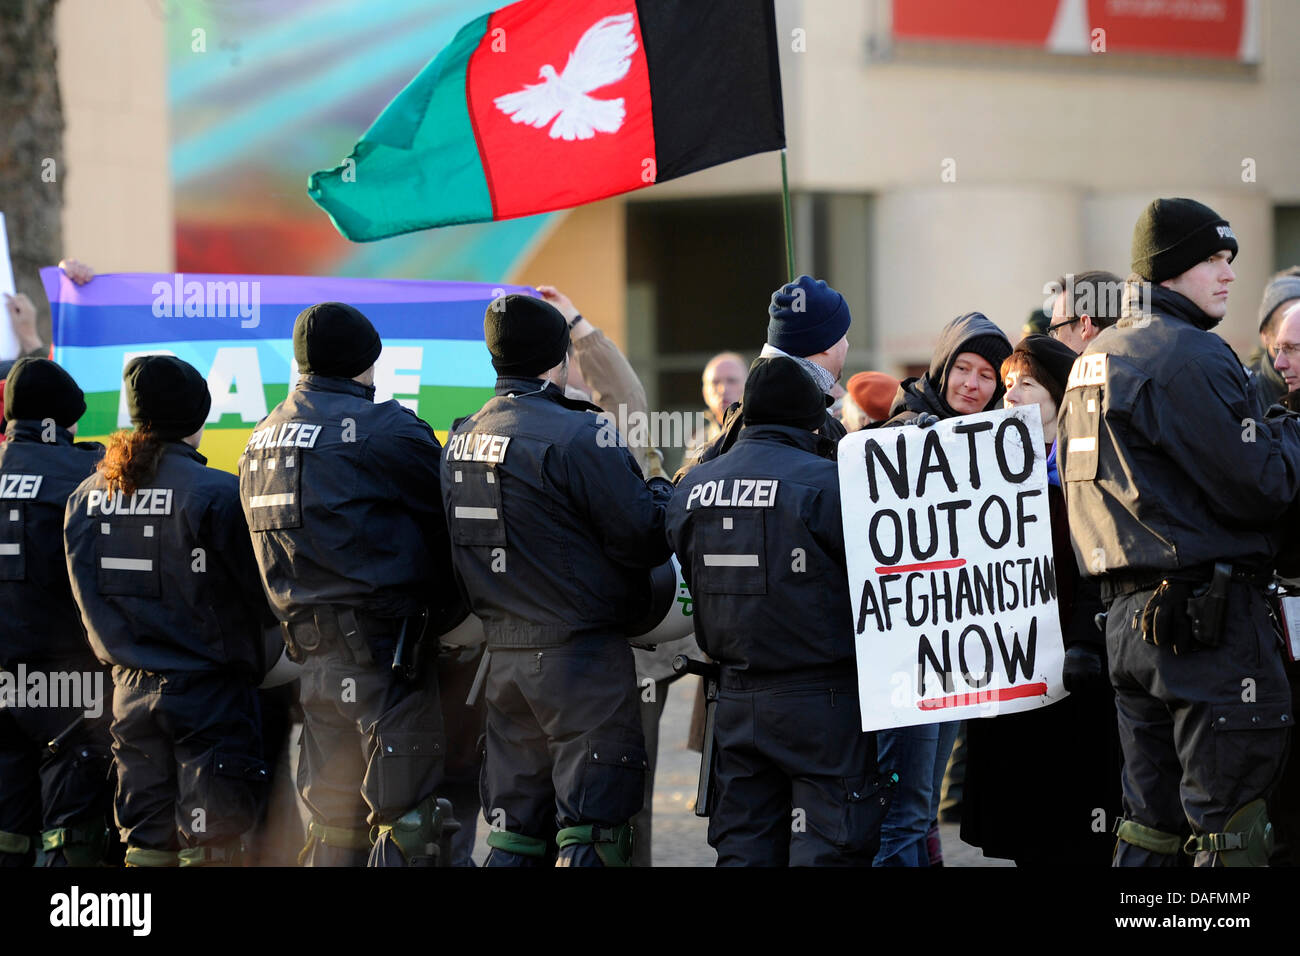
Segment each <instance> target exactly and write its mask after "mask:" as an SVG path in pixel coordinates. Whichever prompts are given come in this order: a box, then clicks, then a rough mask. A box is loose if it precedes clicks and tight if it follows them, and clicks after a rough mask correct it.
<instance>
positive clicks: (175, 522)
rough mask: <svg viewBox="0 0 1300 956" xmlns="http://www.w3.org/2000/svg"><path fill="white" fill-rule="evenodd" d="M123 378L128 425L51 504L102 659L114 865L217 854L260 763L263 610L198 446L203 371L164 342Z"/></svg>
mask: <svg viewBox="0 0 1300 956" xmlns="http://www.w3.org/2000/svg"><path fill="white" fill-rule="evenodd" d="M123 379H124V391H125V393H126V399H127V406H128V408H129V410H130V414H131V421H132V423H133V424H134V425H135V426H136V427H135V430H134V431H129V432H118V433H116V434H115V435H113V436H112V438H111V439H110V441H109V445H108V451H107V453H106V454H105V456H104V459H103V461H102V462H101V463H100V465H99V470H98V471H97V472H96V473H95V474H92V475H91V476H90V477H89V478H87V479H86V480H85V481H83V482H82V483H81V484H80V485H79V486H78V487H77V490H76V491H74V492H73V493H72V496H71V497H70V498H69V499H68V507H67V511H66V513H65V516H64V543H65V546H66V550H67V559H68V573H69V577H70V578H71V582H72V592H73V595H74V596H75V598H76V600H77V604H78V606H79V608H80V610H81V618H82V621H83V623H84V624H85V627H86V631H87V637H88V638H89V640H90V645H91V649H92V650H93V651H94V652H95V656H96V657H98V658H99V659H100V660H101V661H102V662H103V663H105V664H111V665H113V724H112V727H111V731H112V735H113V755H114V757H115V758H116V761H117V797H116V801H115V805H114V810H115V812H116V817H117V825H118V829H119V830H120V831H121V835H122V839H123V841H124V842H125V843H126V844H127V850H126V863H127V865H128V866H176V865H178V864H179V865H181V866H187V865H209V864H233V863H236V862H237V861H238V859H239V856H240V849H241V836H242V834H243V833H244V832H245V831H247V830H248V829H250V828H251V827H252V825H253V823H254V822H255V820H256V816H257V811H258V809H259V805H260V803H261V801H262V798H263V789H264V786H265V784H266V782H267V778H268V773H267V769H266V766H265V764H264V763H263V761H262V756H261V719H260V715H259V710H258V702H257V694H256V688H257V685H258V683H259V682H260V681H261V679H262V676H263V674H264V673H265V671H266V666H265V665H266V662H265V660H264V657H265V650H264V647H263V643H262V637H261V631H262V628H263V627H265V626H267V625H269V624H270V623H272V621H273V619H272V618H271V616H270V611H269V609H268V608H267V605H266V597H265V595H264V593H263V591H262V584H261V580H260V578H259V577H258V574H257V565H256V563H255V562H254V560H253V550H252V544H251V542H250V539H249V534H248V526H247V524H246V523H245V521H244V514H243V511H242V509H241V508H240V504H239V482H238V479H236V478H235V476H234V475H230V474H227V473H225V472H221V471H217V470H215V469H213V468H208V467H207V459H206V458H204V457H203V456H202V455H200V454H199V452H198V446H199V442H200V440H201V439H202V437H203V425H204V422H205V421H206V419H207V417H208V411H209V409H210V408H211V405H212V397H211V395H210V394H209V392H208V386H207V383H206V382H205V381H204V380H203V378H202V376H200V375H199V373H198V371H197V370H195V369H194V367H193V366H191V365H189V364H187V363H185V362H183V361H181V360H180V359H178V358H175V357H173V356H167V355H149V356H143V357H140V358H136V359H133V360H132V361H131V362H130V363H129V364H128V365H127V367H126V373H125V374H124V376H123Z"/></svg>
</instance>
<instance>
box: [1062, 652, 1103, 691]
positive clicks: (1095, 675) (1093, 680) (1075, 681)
mask: <svg viewBox="0 0 1300 956" xmlns="http://www.w3.org/2000/svg"><path fill="white" fill-rule="evenodd" d="M1061 679H1062V681H1064V683H1065V689H1066V690H1068V691H1069V692H1070V693H1071V694H1077V693H1079V692H1080V691H1084V690H1089V689H1090V688H1093V687H1096V686H1098V685H1100V684H1101V682H1102V681H1103V680H1104V679H1105V678H1104V675H1103V674H1102V670H1101V655H1100V654H1098V653H1097V652H1096V651H1094V650H1093V649H1092V648H1091V647H1089V646H1088V645H1086V644H1075V645H1074V646H1073V647H1069V648H1067V649H1066V651H1065V668H1064V670H1063V671H1062V672H1061Z"/></svg>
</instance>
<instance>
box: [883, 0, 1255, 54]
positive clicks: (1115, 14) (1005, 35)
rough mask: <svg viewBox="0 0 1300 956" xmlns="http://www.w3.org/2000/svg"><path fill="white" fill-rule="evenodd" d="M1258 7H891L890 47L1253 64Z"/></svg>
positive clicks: (1249, 1)
mask: <svg viewBox="0 0 1300 956" xmlns="http://www.w3.org/2000/svg"><path fill="white" fill-rule="evenodd" d="M1259 13H1260V11H1259V0H1018V2H1017V3H1015V4H1007V5H1002V4H989V3H971V2H969V0H894V27H893V35H894V39H895V40H896V41H901V42H908V41H912V42H923V43H958V44H972V45H982V46H1013V47H1031V48H1038V49H1042V50H1047V51H1048V52H1051V53H1064V54H1092V53H1102V52H1106V53H1127V54H1139V55H1141V54H1151V55H1157V56H1190V57H1208V58H1212V59H1219V60H1239V61H1241V62H1245V63H1253V62H1256V61H1257V60H1258V59H1259Z"/></svg>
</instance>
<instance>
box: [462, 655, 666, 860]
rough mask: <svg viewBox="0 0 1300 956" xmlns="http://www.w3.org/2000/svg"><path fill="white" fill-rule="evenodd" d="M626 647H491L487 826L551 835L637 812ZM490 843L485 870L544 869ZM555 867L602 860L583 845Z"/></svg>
mask: <svg viewBox="0 0 1300 956" xmlns="http://www.w3.org/2000/svg"><path fill="white" fill-rule="evenodd" d="M637 691H638V688H637V682H636V667H635V665H634V664H633V661H632V649H631V648H630V647H629V646H628V645H627V642H626V641H625V640H624V639H622V638H620V637H614V636H602V637H597V638H574V639H573V640H572V641H570V642H569V643H568V644H566V645H564V646H563V647H551V648H545V649H543V650H504V651H503V650H494V651H492V660H491V663H490V664H489V665H488V678H487V701H488V718H487V759H486V760H485V761H484V765H483V778H482V782H481V785H480V795H481V796H482V799H483V813H484V816H485V818H486V819H487V822H488V824H489V825H491V826H492V827H494V828H496V829H504V830H508V831H510V832H511V833H517V834H522V835H523V836H526V837H531V838H533V839H538V840H546V841H553V840H554V839H555V835H556V833H557V831H558V830H559V829H560V828H562V827H570V826H578V825H582V824H595V825H597V826H602V827H616V826H619V825H621V824H625V823H627V822H628V821H629V820H631V819H632V817H633V816H634V815H635V814H636V812H637V811H638V810H639V809H641V803H642V800H643V797H644V792H643V791H644V788H645V772H646V753H645V738H644V735H643V733H642V730H641V712H640V709H639V708H638V705H637V701H638V699H639V698H638V694H637ZM551 859H552V858H551V857H549V856H548V857H545V858H537V857H525V856H520V855H518V854H514V853H510V852H506V851H504V850H501V849H493V850H492V852H491V854H489V856H488V859H487V863H486V865H487V866H536V865H550V863H551ZM556 862H557V863H558V865H561V866H564V865H568V866H601V865H602V864H601V861H600V858H599V856H598V854H597V853H596V851H595V849H593V847H592V846H591V845H579V846H570V847H566V848H565V849H564V850H562V851H560V852H559V859H558V860H557V861H556Z"/></svg>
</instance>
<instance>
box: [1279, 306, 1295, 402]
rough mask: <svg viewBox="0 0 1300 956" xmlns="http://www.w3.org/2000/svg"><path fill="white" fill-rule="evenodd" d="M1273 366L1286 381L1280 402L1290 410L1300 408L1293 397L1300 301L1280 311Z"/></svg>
mask: <svg viewBox="0 0 1300 956" xmlns="http://www.w3.org/2000/svg"><path fill="white" fill-rule="evenodd" d="M1273 353H1274V354H1275V355H1276V356H1277V357H1276V358H1274V359H1273V367H1274V368H1275V369H1277V371H1278V374H1279V375H1281V376H1282V380H1283V381H1284V382H1286V395H1284V396H1283V398H1282V404H1284V405H1286V407H1287V408H1290V409H1291V410H1292V411H1298V410H1300V403H1298V402H1297V399H1296V398H1295V397H1294V396H1295V392H1296V390H1297V389H1300V302H1292V303H1290V308H1288V309H1286V310H1285V311H1283V312H1282V321H1281V322H1279V323H1278V326H1277V337H1276V338H1275V339H1274V340H1273Z"/></svg>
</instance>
